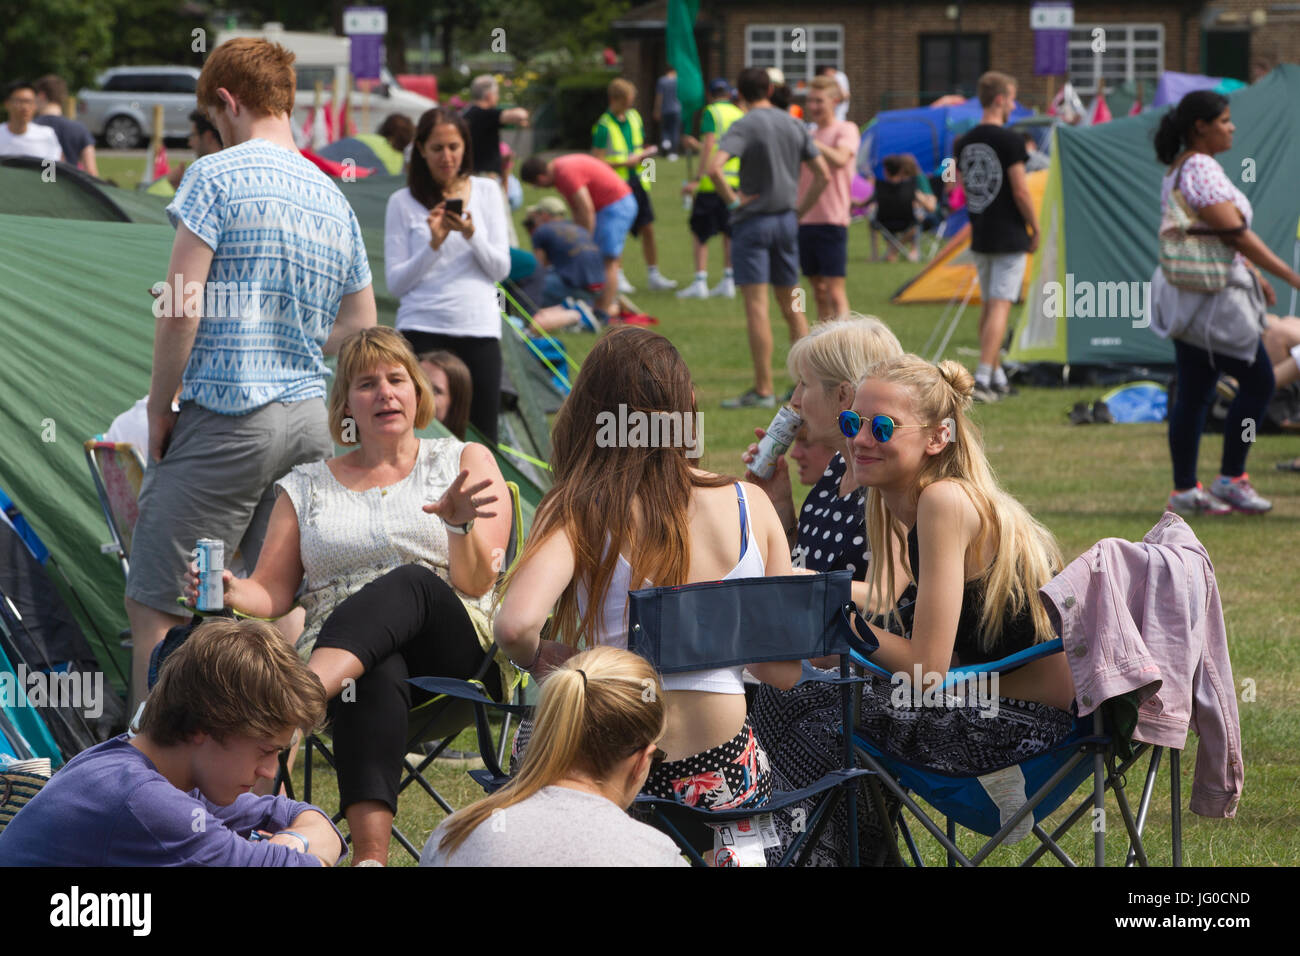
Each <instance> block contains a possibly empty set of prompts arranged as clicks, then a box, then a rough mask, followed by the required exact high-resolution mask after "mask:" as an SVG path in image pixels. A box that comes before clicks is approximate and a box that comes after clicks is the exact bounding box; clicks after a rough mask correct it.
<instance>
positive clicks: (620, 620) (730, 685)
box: [578, 482, 767, 694]
mask: <svg viewBox="0 0 1300 956" xmlns="http://www.w3.org/2000/svg"><path fill="white" fill-rule="evenodd" d="M736 498H737V499H738V501H739V504H740V548H741V551H740V560H739V561H737V562H736V566H735V567H734V568H732V569H731V570H730V571H728V572H727V573H726V574H725V575H723V577H722V580H724V581H731V580H734V579H736V578H761V577H763V576H764V574H766V571H767V568H766V567H765V566H764V564H763V555H762V553H761V552H760V551H759V549H758V547H757V546H756V545H755V544H754V540H753V539H754V535H753V534H752V532H751V526H750V521H749V500H748V498H747V497H746V496H745V488H744V486H743V485H741V483H740V482H736ZM631 577H632V565H631V564H629V563H628V561H627V559H626V558H625V557H623V555H621V554H620V555H619V556H618V564H617V565H616V566H615V568H614V573H613V575H612V576H611V577H610V582H609V590H608V591H607V592H606V597H605V604H604V606H603V607H601V608H600V611H599V614H600V618H599V620H597V621H596V624H595V627H594V629H593V632H594V635H595V641H596V643H597V644H600V645H604V646H608V647H619V648H623V649H624V650H626V649H627V593H628V591H629V590H631ZM643 586H644V587H650V586H651V585H650V582H649V581H646V582H645V584H644V585H643ZM587 599H588V595H587V586H586V584H585V583H584V582H582V581H579V582H578V614H579V615H581V616H583V617H585V616H586V614H587ZM744 670H745V668H744V667H743V666H742V667H720V668H715V669H713V670H704V671H688V672H687V673H685V674H666V675H664V677H663V685H664V690H703V691H709V692H710V693H714V694H743V693H744V692H745V680H744Z"/></svg>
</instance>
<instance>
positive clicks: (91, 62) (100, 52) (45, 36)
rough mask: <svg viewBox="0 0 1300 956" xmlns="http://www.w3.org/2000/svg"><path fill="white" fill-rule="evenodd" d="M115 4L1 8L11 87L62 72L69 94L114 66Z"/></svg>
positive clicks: (0, 54) (48, 2)
mask: <svg viewBox="0 0 1300 956" xmlns="http://www.w3.org/2000/svg"><path fill="white" fill-rule="evenodd" d="M114 6H115V4H114V3H113V2H112V0H41V2H40V3H26V2H22V0H14V2H10V0H5V2H3V3H0V63H3V64H4V70H3V72H4V77H5V80H6V82H8V81H11V80H15V79H18V78H20V77H25V78H28V79H35V78H36V77H38V76H42V75H44V74H46V73H58V74H59V75H60V76H62V77H63V78H64V80H65V81H66V82H67V84H68V89H69V91H72V92H75V91H76V90H77V89H78V88H79V87H81V86H83V85H85V84H86V83H88V82H90V81H91V80H92V79H94V77H95V74H96V73H98V72H99V71H100V70H102V69H104V68H105V67H107V66H110V65H111V64H112V62H113V27H114V21H115V19H116V18H115V9H114Z"/></svg>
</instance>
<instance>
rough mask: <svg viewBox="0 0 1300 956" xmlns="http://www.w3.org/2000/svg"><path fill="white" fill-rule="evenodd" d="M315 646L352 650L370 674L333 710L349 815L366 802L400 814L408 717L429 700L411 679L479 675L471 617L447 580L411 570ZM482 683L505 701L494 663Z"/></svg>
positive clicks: (354, 601)
mask: <svg viewBox="0 0 1300 956" xmlns="http://www.w3.org/2000/svg"><path fill="white" fill-rule="evenodd" d="M316 647H318V648H321V647H337V648H340V649H342V650H345V651H348V652H349V653H351V654H353V655H355V656H356V658H357V659H358V660H360V661H361V664H362V666H363V667H365V673H364V674H362V676H361V677H360V678H359V679H358V680H357V683H356V687H355V688H351V690H354V691H355V693H349V694H346V695H345V694H340V695H339V696H337V697H335V698H334V699H333V700H332V701H330V705H329V715H330V718H331V720H332V721H333V725H334V747H335V751H334V754H335V759H336V760H337V762H338V781H339V804H340V806H342V807H343V808H344V809H346V808H347V807H349V806H351V805H352V804H354V803H356V802H358V801H360V800H379V801H381V802H383V803H386V804H388V808H389V809H390V810H392V811H393V812H394V813H396V812H397V784H398V781H399V777H400V775H401V771H402V757H403V755H404V754H405V753H406V744H407V739H406V737H407V728H408V722H407V714H408V712H409V711H410V709H411V707H412V706H415V705H419V704H421V703H424V702H425V701H427V700H429V699H430V695H429V694H427V693H425V692H424V691H422V690H419V689H418V688H415V687H413V686H411V685H410V684H408V683H407V682H406V679H407V678H408V677H430V676H436V677H458V678H461V679H467V678H470V677H474V676H475V675H476V674H477V673H478V671H479V669H480V667H481V666H482V664H483V656H484V652H483V647H482V645H481V644H480V643H479V639H478V635H477V634H476V633H475V631H474V626H473V624H472V623H470V619H469V615H468V614H467V613H466V611H465V607H464V605H462V604H461V602H460V598H458V597H457V596H456V592H455V591H453V590H452V589H451V586H450V585H448V584H447V583H446V582H445V581H443V580H442V578H440V577H438V576H437V575H436V574H434V573H433V572H432V571H430V570H429V569H428V568H426V567H423V566H422V565H418V564H407V565H403V566H402V567H400V568H396V569H395V570H393V571H389V572H388V573H387V574H385V575H384V576H383V577H381V578H376V579H375V580H374V581H371V582H370V583H369V584H367V585H366V586H365V587H363V588H362V589H361V590H360V591H358V592H357V593H355V594H353V595H352V596H351V597H349V598H348V599H347V600H345V601H344V602H343V603H342V604H340V605H339V606H338V607H337V608H336V609H335V610H334V613H333V614H331V615H330V616H329V619H328V620H327V621H326V622H325V624H324V626H323V627H322V628H321V632H320V637H319V639H317V641H316ZM483 682H484V684H486V685H487V689H488V691H489V693H491V694H492V695H493V696H499V694H500V685H501V675H500V671H499V669H498V668H497V665H496V664H495V663H493V664H492V665H491V666H490V668H489V669H488V671H487V673H486V675H485V676H484V678H483ZM345 696H346V697H347V699H344V698H345Z"/></svg>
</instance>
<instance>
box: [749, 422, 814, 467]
mask: <svg viewBox="0 0 1300 956" xmlns="http://www.w3.org/2000/svg"><path fill="white" fill-rule="evenodd" d="M802 427H803V419H802V418H800V417H799V413H798V412H796V411H795V410H794V409H793V408H791V407H790V406H789V405H782V406H781V407H780V408H778V409H777V410H776V415H774V416H773V417H772V424H770V425H768V426H767V434H766V435H764V436H763V438H762V440H761V441H760V442H759V443H758V454H757V455H755V456H754V461H753V462H752V463H751V464H750V466H749V470H750V472H751V473H753V474H754V475H755V476H756V477H759V478H771V477H772V473H773V472H774V471H776V459H777V456H778V455H784V454H785V453H786V451H787V450H788V449H789V448H790V446H791V445H792V444H794V436H795V435H797V434H799V429H800V428H802Z"/></svg>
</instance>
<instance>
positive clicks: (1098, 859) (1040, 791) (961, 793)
mask: <svg viewBox="0 0 1300 956" xmlns="http://www.w3.org/2000/svg"><path fill="white" fill-rule="evenodd" d="M1062 652H1063V651H1062V643H1061V640H1060V639H1059V638H1058V639H1056V640H1054V641H1047V642H1044V643H1042V644H1037V645H1035V646H1033V647H1030V648H1027V649H1026V650H1023V651H1019V652H1017V653H1015V654H1012V655H1010V656H1008V657H1005V658H1003V659H1002V660H1000V661H993V662H990V663H986V664H978V665H973V666H970V667H961V668H957V669H954V670H951V671H949V672H948V675H947V679H946V681H945V683H944V687H945V688H951V687H953V686H954V685H956V684H958V683H961V682H965V681H967V680H969V679H971V678H978V675H980V674H987V673H993V672H998V673H1004V672H1006V671H1010V670H1014V669H1015V668H1017V667H1021V666H1023V665H1025V664H1028V663H1030V662H1031V661H1035V660H1039V659H1041V658H1044V657H1047V656H1049V655H1051V654H1058V653H1062ZM854 663H856V664H857V665H859V666H860V667H862V668H865V669H866V670H868V671H870V672H872V673H875V674H878V675H881V676H885V677H888V676H890V675H889V672H888V671H886V670H884V669H883V668H881V667H880V666H878V665H876V664H873V663H872V662H870V661H869V660H867V659H866V658H865V657H862V656H861V655H859V654H857V653H856V652H855V654H854ZM1105 724H1106V722H1105V719H1104V717H1103V708H1098V709H1097V710H1096V711H1094V712H1093V714H1092V715H1091V717H1088V718H1082V719H1077V720H1076V721H1075V726H1074V729H1073V730H1072V731H1071V733H1070V734H1069V736H1068V737H1067V738H1066V739H1065V740H1064V741H1062V742H1061V743H1060V744H1058V745H1057V746H1056V747H1054V748H1052V749H1051V750H1050V751H1048V752H1046V753H1043V754H1040V755H1038V756H1036V757H1033V758H1030V759H1029V760H1027V761H1025V762H1023V763H1021V764H1017V765H1015V766H1016V767H1017V768H1018V770H1019V772H1020V773H1021V774H1022V775H1023V778H1024V781H1025V796H1026V797H1027V798H1028V799H1027V801H1026V803H1025V804H1024V805H1023V806H1022V807H1020V808H1019V809H1018V810H1017V811H1016V812H1015V813H1014V814H1013V815H1012V816H1011V817H1010V818H1009V819H1008V820H1006V821H1005V823H1004V822H1003V821H1002V819H1001V812H1000V811H999V809H998V807H997V806H996V805H995V804H994V803H993V801H992V799H991V798H990V797H989V795H988V793H987V792H986V791H985V789H984V787H983V786H982V785H981V784H980V782H979V780H978V779H976V778H974V777H956V776H953V775H951V774H947V773H943V772H939V771H936V770H932V769H928V768H926V767H924V766H920V765H917V764H915V763H914V762H912V761H908V760H904V759H902V758H899V757H896V756H894V755H892V754H890V753H888V752H886V751H885V750H884V749H883V748H881V747H880V746H879V745H878V744H876V743H875V742H874V741H872V740H871V739H870V738H869V737H867V736H866V735H865V734H864V733H863V732H862V731H861V729H860V728H859V729H855V731H854V734H853V743H854V747H855V749H856V750H857V753H858V756H859V757H860V758H861V759H862V761H863V762H864V763H865V764H866V765H867V766H868V767H869V768H871V769H872V770H874V771H875V772H876V773H877V774H878V775H879V780H880V782H881V784H882V785H883V786H885V787H886V788H888V789H889V790H890V791H891V792H892V793H893V794H894V795H895V796H897V797H898V799H899V800H900V801H901V802H902V804H903V806H904V807H905V808H906V809H907V810H908V811H909V812H910V813H911V814H912V815H913V816H914V817H915V818H916V820H917V822H918V823H920V825H921V826H922V827H924V828H925V829H926V830H927V831H929V833H930V835H931V836H933V837H934V838H935V840H937V841H938V842H939V844H940V845H941V846H942V847H943V849H944V850H945V851H946V853H947V858H948V865H949V866H956V865H957V864H958V863H960V864H961V865H962V866H978V865H979V864H980V863H982V862H984V861H985V860H986V859H987V858H988V856H989V854H990V853H992V852H993V851H994V850H995V849H997V848H998V847H999V846H1001V845H1002V843H1003V841H1005V840H1006V838H1007V837H1008V835H1009V834H1010V833H1011V832H1012V831H1013V830H1015V829H1016V828H1017V827H1018V826H1020V824H1021V822H1022V821H1023V820H1025V819H1026V818H1028V817H1029V815H1030V814H1032V816H1033V828H1032V831H1031V832H1032V833H1033V834H1034V836H1036V837H1037V838H1038V841H1039V844H1040V845H1038V846H1037V847H1036V848H1035V849H1034V851H1033V852H1032V853H1031V854H1030V855H1029V856H1028V857H1027V858H1026V859H1025V860H1024V861H1023V863H1022V864H1021V865H1022V866H1032V865H1033V864H1034V863H1036V862H1037V861H1038V860H1039V859H1040V858H1042V856H1043V854H1045V853H1049V852H1050V853H1051V854H1052V855H1053V856H1055V857H1056V858H1057V859H1058V860H1060V862H1061V863H1062V864H1064V865H1065V866H1071V867H1072V866H1075V865H1076V864H1075V862H1074V861H1073V860H1072V859H1071V858H1070V857H1069V855H1068V854H1067V853H1066V852H1065V851H1064V850H1063V849H1062V848H1061V846H1060V844H1059V842H1058V841H1059V840H1060V839H1061V837H1062V836H1064V834H1065V833H1066V832H1068V831H1069V830H1070V829H1071V828H1072V827H1073V826H1074V825H1075V823H1077V822H1078V821H1079V820H1080V819H1081V818H1083V817H1084V816H1085V815H1086V814H1087V813H1088V810H1089V808H1091V809H1092V811H1093V813H1092V815H1091V816H1092V819H1093V863H1094V865H1095V866H1099V867H1100V866H1104V865H1105V839H1106V827H1105V819H1106V817H1105V812H1106V811H1105V792H1106V791H1107V790H1110V791H1111V792H1112V793H1113V794H1114V796H1115V800H1116V803H1117V804H1118V806H1119V812H1120V817H1121V819H1122V821H1123V823H1124V829H1125V832H1126V834H1127V836H1128V839H1129V849H1128V853H1127V857H1126V860H1125V865H1126V866H1132V865H1133V863H1134V862H1137V863H1139V864H1141V865H1142V866H1147V865H1148V860H1147V855H1146V848H1145V846H1144V844H1143V842H1142V830H1143V828H1144V827H1145V825H1146V819H1147V813H1148V810H1149V809H1150V805H1151V796H1152V792H1153V790H1154V784H1155V779H1156V775H1157V773H1158V771H1159V768H1160V759H1161V751H1162V750H1163V749H1164V748H1162V747H1151V746H1149V745H1147V744H1135V745H1134V746H1133V748H1132V750H1131V752H1130V753H1129V755H1128V756H1127V757H1123V758H1121V757H1120V756H1119V755H1118V754H1117V752H1116V746H1115V743H1116V741H1115V737H1114V736H1113V735H1112V734H1111V733H1109V732H1108V730H1107V728H1106V725H1105ZM1148 749H1149V750H1150V751H1151V760H1150V763H1149V765H1148V768H1147V774H1146V781H1145V784H1144V786H1143V788H1142V798H1141V801H1140V803H1139V807H1138V813H1137V816H1136V817H1134V815H1133V812H1132V810H1131V809H1130V807H1129V802H1128V799H1127V796H1126V794H1125V779H1124V774H1125V772H1126V771H1127V770H1128V769H1129V768H1130V767H1132V766H1134V765H1135V764H1136V763H1137V762H1138V760H1139V759H1140V758H1141V757H1142V756H1143V755H1144V753H1145V752H1146V751H1147V750H1148ZM1180 756H1181V753H1180V751H1177V750H1170V754H1169V768H1170V775H1171V781H1170V813H1171V820H1172V830H1173V833H1172V840H1173V864H1174V866H1181V865H1182V815H1181V806H1182V804H1181V796H1180V792H1179V758H1180ZM1090 775H1091V777H1092V793H1091V794H1090V796H1089V797H1087V798H1085V799H1084V800H1083V801H1082V802H1081V803H1079V804H1078V806H1076V807H1075V809H1074V810H1073V811H1072V812H1071V813H1070V814H1069V815H1068V816H1067V817H1066V819H1065V820H1064V821H1063V822H1062V823H1060V824H1059V825H1058V826H1056V827H1055V828H1054V829H1053V831H1052V832H1051V833H1050V834H1049V833H1048V832H1047V831H1046V830H1045V829H1044V828H1043V826H1042V822H1043V821H1044V820H1045V819H1046V818H1047V817H1048V816H1050V815H1051V814H1053V813H1055V812H1056V810H1057V809H1058V808H1059V807H1060V806H1061V805H1062V804H1064V803H1065V802H1066V801H1068V800H1069V799H1070V798H1071V796H1072V795H1073V794H1074V792H1075V791H1076V790H1077V789H1078V787H1079V785H1080V784H1081V783H1083V781H1084V780H1086V779H1087V778H1088V777H1089V776H1090ZM911 794H916V795H917V796H919V797H921V798H922V799H923V800H925V801H926V802H927V803H929V804H930V805H931V807H933V808H934V809H935V810H937V811H939V813H940V814H942V815H943V816H944V817H945V818H946V820H945V826H944V827H942V828H941V827H940V826H939V824H938V823H936V822H935V821H934V820H933V819H932V818H931V817H930V816H929V815H928V814H927V813H925V811H924V810H922V809H921V807H920V806H919V805H918V804H917V802H916V801H915V800H914V799H913V798H912V796H911ZM899 824H900V830H901V832H902V834H903V839H904V842H905V843H906V845H907V848H908V851H909V853H910V855H911V857H912V861H913V863H914V864H915V865H916V866H923V865H924V864H923V863H922V861H921V855H920V851H919V850H918V849H917V846H916V843H915V842H914V840H913V839H912V835H911V832H910V831H909V829H908V827H907V824H906V821H905V820H904V819H903V818H902V817H901V816H900V819H899ZM959 825H960V826H962V827H965V828H966V829H969V830H972V831H974V832H976V833H979V834H982V835H984V836H986V837H988V838H989V839H988V840H987V841H986V842H985V843H984V844H983V846H981V847H980V849H979V850H978V852H976V853H974V854H972V855H969V856H968V855H967V854H965V853H963V852H962V851H961V850H960V849H959V848H958V846H957V842H956V839H957V827H958V826H959Z"/></svg>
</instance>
